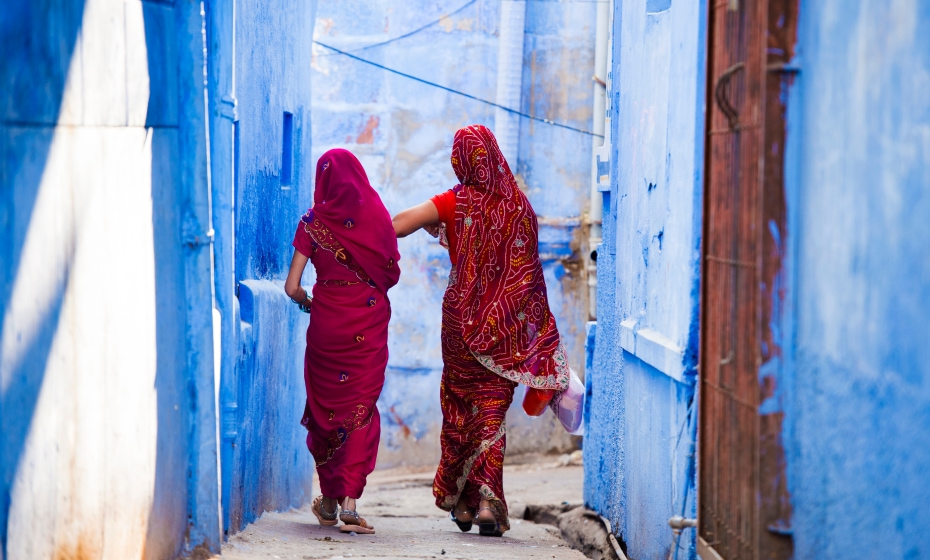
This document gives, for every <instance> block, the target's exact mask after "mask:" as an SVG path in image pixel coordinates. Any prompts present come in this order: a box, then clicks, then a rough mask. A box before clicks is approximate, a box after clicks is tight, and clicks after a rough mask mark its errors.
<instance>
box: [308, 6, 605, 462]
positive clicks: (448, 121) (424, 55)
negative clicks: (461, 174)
mask: <svg viewBox="0 0 930 560" xmlns="http://www.w3.org/2000/svg"><path fill="white" fill-rule="evenodd" d="M450 4H451V3H443V5H442V6H440V5H438V4H437V3H436V2H426V1H421V0H417V1H415V2H397V1H391V0H380V1H377V2H368V3H365V5H364V7H362V5H361V4H358V3H353V2H336V1H332V0H324V1H322V2H320V3H319V10H318V14H317V15H318V17H317V27H316V33H315V39H316V40H318V41H320V42H323V43H327V44H331V45H333V46H335V47H338V48H340V49H343V50H347V51H350V52H353V53H354V54H356V55H357V56H360V57H363V58H367V59H369V60H372V61H375V62H378V63H380V64H384V65H386V66H389V67H392V68H395V69H397V70H400V71H403V72H406V73H409V74H412V75H414V76H417V77H420V78H423V79H426V80H430V81H433V82H436V83H439V84H442V85H444V86H448V87H451V88H454V89H457V90H461V91H464V92H466V93H468V94H471V95H474V96H476V97H480V98H482V99H487V100H490V101H494V99H495V95H496V91H497V79H498V77H497V74H496V68H497V61H498V46H499V44H498V35H499V29H498V26H499V21H500V11H501V10H500V2H498V1H493V0H478V1H476V2H467V1H466V0H462V2H461V3H455V4H454V5H450ZM466 5H467V6H466ZM461 6H466V7H465V8H464V9H462V10H461V11H458V12H456V13H453V12H455V10H456V9H457V8H459V7H461ZM593 19H594V5H593V4H591V3H547V2H527V6H526V19H525V37H524V54H523V57H524V73H523V94H522V104H523V107H522V108H523V110H524V111H529V112H531V113H533V114H539V115H541V116H546V117H547V118H550V119H553V120H557V121H560V122H565V123H567V124H570V125H572V126H576V127H580V128H585V129H589V128H590V126H591V95H592V94H591V83H590V79H591V75H592V74H593V47H594V27H593V24H594V21H593ZM436 20H438V22H437V23H436V24H434V25H431V26H428V27H426V28H424V29H423V30H422V31H420V32H418V33H415V34H413V35H411V36H409V37H407V38H403V39H400V40H397V41H394V42H390V43H388V44H385V45H382V46H377V47H374V48H370V49H363V50H359V49H362V48H363V47H366V46H369V45H374V44H377V43H381V42H383V41H388V40H390V39H393V38H396V37H399V36H401V35H404V34H406V33H408V32H411V31H413V30H416V29H418V28H420V27H422V26H423V25H424V24H427V23H429V22H432V21H436ZM313 69H314V73H313V127H314V128H313V153H314V158H315V157H318V156H319V154H321V153H322V152H324V151H325V150H327V149H329V148H332V147H345V148H347V149H350V150H352V151H353V152H354V153H355V154H356V155H357V156H358V157H359V159H360V160H361V162H362V164H363V165H364V166H365V169H366V170H367V172H368V176H369V178H370V179H371V182H372V185H373V186H374V187H375V189H376V190H377V191H378V192H379V194H380V195H381V197H382V200H383V201H384V203H385V205H386V206H387V208H388V210H389V211H391V212H392V213H396V212H398V211H400V210H402V209H404V208H406V207H408V206H412V205H414V204H418V203H420V202H423V201H424V200H426V199H428V198H429V197H431V196H433V195H435V194H439V193H441V192H443V191H444V190H446V189H449V188H451V187H453V186H454V185H455V183H456V180H455V176H454V174H453V172H452V169H451V165H450V163H449V157H450V152H451V145H452V137H453V134H454V132H455V130H456V129H457V128H459V127H461V126H463V125H466V124H472V123H481V124H485V125H488V126H489V127H491V128H492V130H493V128H494V123H495V121H494V108H493V107H489V106H487V105H484V104H481V103H479V102H476V101H473V100H469V99H466V98H463V97H460V96H457V95H454V94H451V93H448V92H445V91H443V90H440V89H436V88H433V87H430V86H427V85H424V84H420V83H417V82H415V81H412V80H410V79H408V78H404V77H401V76H397V75H393V74H389V73H387V72H385V71H383V70H380V69H377V68H374V67H372V66H369V65H365V64H363V63H360V62H358V61H353V60H350V59H347V58H345V57H343V56H341V55H338V54H333V53H332V52H331V51H328V50H327V49H325V48H323V47H320V46H315V47H314V56H313ZM590 145H591V139H590V137H588V136H584V135H581V134H578V133H575V132H569V131H565V130H558V129H554V128H552V127H550V126H549V125H545V124H542V123H530V122H529V121H527V120H526V119H522V120H521V123H520V147H519V157H518V160H519V161H518V162H510V163H511V167H512V168H513V169H514V170H515V171H516V172H517V173H518V174H519V175H520V180H521V181H523V182H524V184H525V186H526V187H527V189H528V190H527V192H528V195H529V197H530V200H531V202H532V203H533V206H534V208H535V209H536V211H537V213H538V214H539V216H540V241H541V247H540V249H541V252H542V253H543V254H544V255H543V256H544V259H545V263H544V268H545V274H546V279H547V284H548V286H549V297H550V304H551V305H552V308H553V312H554V313H555V315H556V318H557V321H558V325H559V329H560V330H561V332H562V334H563V338H564V339H565V342H566V347H567V349H568V351H569V358H570V361H571V363H572V365H573V367H575V368H576V369H577V370H579V371H581V370H582V369H583V368H582V366H583V363H584V354H583V352H584V328H583V327H584V321H585V320H586V319H587V313H586V311H587V301H586V286H585V285H584V283H583V282H584V279H583V278H582V277H581V274H582V270H581V267H580V265H579V264H578V262H577V259H578V258H579V252H578V249H579V246H578V238H579V236H580V235H581V233H580V231H581V230H580V228H579V224H580V222H581V220H580V216H581V214H582V212H583V211H584V209H585V204H586V203H587V192H588V184H589V183H588V181H589V173H590V171H589V169H590V159H589V153H590ZM400 251H401V256H402V260H401V262H400V265H401V269H402V271H403V272H402V275H401V280H400V284H398V286H397V287H395V288H394V289H393V290H392V291H391V293H390V297H391V302H392V306H393V312H394V315H393V318H392V320H391V331H390V352H391V358H390V362H389V364H388V373H387V382H386V384H385V388H384V392H383V394H382V397H381V400H380V402H379V408H380V409H381V411H382V448H381V451H380V455H379V464H380V465H382V466H386V465H393V464H400V463H405V462H406V463H427V464H428V463H432V462H434V461H436V460H437V459H438V432H439V423H440V420H441V413H440V411H439V378H440V374H441V371H442V358H441V355H440V346H439V325H440V311H439V310H440V303H441V301H442V295H443V293H444V291H445V287H446V283H447V282H448V275H449V267H450V264H449V257H448V255H447V253H446V251H445V250H444V249H442V248H441V247H440V246H439V245H438V243H436V242H435V241H434V240H433V239H432V238H431V237H429V236H428V235H427V234H425V233H422V232H420V233H417V234H415V235H413V236H411V237H409V238H406V239H403V240H401V242H400ZM521 395H522V393H518V396H517V401H518V402H519V399H520V398H522V397H521ZM518 407H519V404H518V405H517V408H518ZM572 445H573V442H572V439H571V438H570V437H569V436H568V435H567V434H565V432H564V430H562V428H561V427H560V426H558V425H557V424H556V423H555V422H554V421H553V418H552V416H551V415H549V414H547V415H546V416H545V417H543V418H541V419H530V418H528V417H526V416H525V415H524V414H523V412H522V410H512V411H511V413H510V414H509V415H508V451H509V452H518V451H561V450H567V449H570V448H571V447H572Z"/></svg>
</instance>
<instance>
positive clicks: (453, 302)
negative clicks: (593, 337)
mask: <svg viewBox="0 0 930 560" xmlns="http://www.w3.org/2000/svg"><path fill="white" fill-rule="evenodd" d="M452 168H453V169H454V170H455V174H456V176H457V177H458V179H459V181H460V183H461V184H459V185H457V186H456V187H455V188H453V189H451V190H449V191H446V192H445V193H443V194H440V195H438V196H435V197H433V198H432V199H430V200H428V201H426V202H424V203H422V204H420V205H418V206H414V207H413V208H409V209H407V210H404V211H403V212H401V213H399V214H397V216H395V217H394V230H395V231H396V232H397V235H398V237H404V236H406V235H409V234H411V233H413V232H414V231H416V230H417V229H419V228H421V227H422V228H426V229H427V230H429V231H430V232H431V233H434V234H435V235H438V236H439V238H440V242H441V243H442V244H443V245H444V246H446V247H448V249H449V257H450V259H451V261H452V272H451V274H450V276H449V286H448V288H447V289H446V293H445V296H444V298H443V302H442V359H443V371H442V384H441V388H440V398H441V405H442V411H443V423H442V432H441V435H440V444H441V447H442V455H441V459H440V463H439V468H438V469H437V471H436V478H435V480H434V482H433V495H434V496H435V497H436V505H437V506H439V507H440V508H442V509H444V510H446V511H450V512H451V517H452V520H453V521H455V522H456V523H457V524H458V526H459V528H460V529H461V530H462V531H468V530H470V529H471V526H472V520H473V519H477V521H478V525H479V530H480V533H481V534H482V535H495V536H500V535H501V534H503V532H504V531H506V530H508V529H509V528H510V524H509V521H508V517H507V502H506V500H505V498H504V488H503V464H504V449H505V447H506V436H505V426H504V416H505V415H506V413H507V409H508V408H510V404H511V402H512V401H513V393H514V388H515V387H516V385H517V383H523V384H524V385H527V386H528V387H531V388H535V389H543V390H552V389H555V390H564V389H565V388H566V387H567V386H568V380H569V368H568V363H567V361H566V358H565V351H564V349H563V347H562V345H561V341H560V339H559V332H558V329H557V328H556V324H555V318H554V317H553V316H552V313H551V312H550V310H549V303H548V299H547V295H546V284H545V281H544V279H543V271H542V265H541V264H540V261H539V252H538V248H537V224H536V214H535V212H533V208H532V207H531V206H530V203H529V200H528V199H527V198H526V196H525V195H524V194H523V193H522V192H521V191H520V189H519V188H518V187H517V183H516V181H515V180H514V177H513V174H512V173H511V172H510V166H509V165H507V161H506V160H505V159H504V156H503V154H501V151H500V149H499V148H498V146H497V140H496V139H495V138H494V135H493V134H492V133H491V131H490V130H488V129H487V128H486V127H484V126H480V125H472V126H467V127H465V128H462V129H459V130H458V131H457V132H456V133H455V141H454V142H453V147H452Z"/></svg>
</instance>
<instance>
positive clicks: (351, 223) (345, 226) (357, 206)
mask: <svg viewBox="0 0 930 560" xmlns="http://www.w3.org/2000/svg"><path fill="white" fill-rule="evenodd" d="M312 211H313V216H314V217H315V218H318V219H319V220H320V221H321V222H323V225H325V226H326V227H327V228H329V230H330V231H331V232H332V234H333V236H334V237H335V238H336V239H337V240H338V241H339V243H341V244H342V246H343V247H345V248H346V251H348V252H349V254H350V255H352V256H353V257H354V258H355V261H357V262H358V264H359V265H360V266H361V267H362V269H363V270H364V271H365V273H366V274H368V276H369V277H370V278H371V280H372V281H373V282H374V284H375V286H377V287H378V289H380V290H381V291H382V292H384V293H387V291H388V289H389V288H390V287H391V286H393V285H394V284H397V281H398V279H400V267H399V266H398V264H397V261H399V260H400V254H399V253H398V252H397V235H396V234H395V233H394V226H393V225H392V224H391V215H390V214H389V213H388V211H387V209H386V208H385V207H384V203H382V202H381V197H379V196H378V193H377V192H375V189H373V188H372V187H371V183H369V182H368V175H366V174H365V169H364V168H363V167H362V164H361V163H360V162H359V161H358V158H356V157H355V156H354V155H353V154H352V152H350V151H348V150H343V149H341V148H335V149H332V150H329V151H328V152H326V153H325V154H323V155H322V156H321V157H320V159H319V161H317V163H316V190H314V191H313V209H312Z"/></svg>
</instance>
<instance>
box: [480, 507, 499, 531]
mask: <svg viewBox="0 0 930 560" xmlns="http://www.w3.org/2000/svg"><path fill="white" fill-rule="evenodd" d="M484 510H488V511H489V512H491V519H478V534H479V535H482V536H484V537H502V536H504V533H503V532H502V531H501V524H500V523H499V522H498V521H497V516H496V515H494V510H492V509H491V508H489V507H483V508H481V509H479V510H478V514H476V517H477V515H480V514H481V512H482V511H484Z"/></svg>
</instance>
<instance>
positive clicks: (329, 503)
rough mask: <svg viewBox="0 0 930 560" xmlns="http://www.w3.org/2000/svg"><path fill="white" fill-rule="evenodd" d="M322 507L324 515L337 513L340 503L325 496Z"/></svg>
mask: <svg viewBox="0 0 930 560" xmlns="http://www.w3.org/2000/svg"><path fill="white" fill-rule="evenodd" d="M320 507H321V508H323V513H326V514H331V513H336V510H337V509H338V508H339V502H338V501H337V500H335V499H334V498H327V497H326V496H323V502H322V503H321V504H320Z"/></svg>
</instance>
